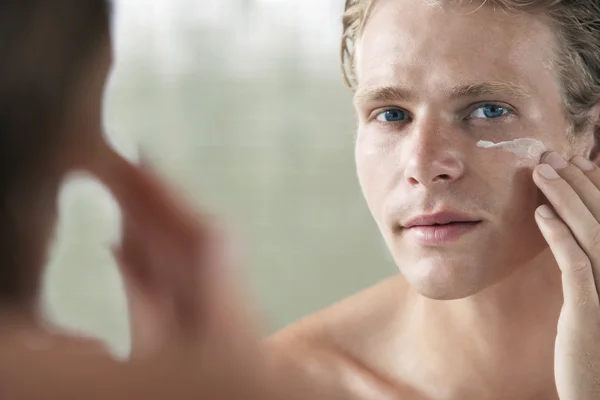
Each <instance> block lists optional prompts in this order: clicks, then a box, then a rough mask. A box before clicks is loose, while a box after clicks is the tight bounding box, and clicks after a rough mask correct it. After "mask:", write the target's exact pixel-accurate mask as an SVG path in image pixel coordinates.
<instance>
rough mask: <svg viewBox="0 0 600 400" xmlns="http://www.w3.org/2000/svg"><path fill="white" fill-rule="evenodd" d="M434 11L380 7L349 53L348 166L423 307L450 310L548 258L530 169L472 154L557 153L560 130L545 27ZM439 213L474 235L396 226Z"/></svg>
mask: <svg viewBox="0 0 600 400" xmlns="http://www.w3.org/2000/svg"><path fill="white" fill-rule="evenodd" d="M442 4H443V5H440V4H437V5H436V4H432V3H431V2H427V1H424V0H379V1H377V2H376V3H375V6H374V8H373V11H372V14H371V15H370V17H369V20H368V21H367V24H366V26H365V30H364V32H363V35H362V37H361V39H360V40H359V42H358V44H357V55H356V73H357V79H358V87H357V93H356V97H355V105H356V110H357V112H358V121H359V127H358V136H357V143H356V163H357V169H358V177H359V181H360V184H361V186H362V189H363V192H364V195H365V197H366V200H367V203H368V205H369V208H370V210H371V212H372V214H373V216H374V217H375V220H376V222H377V224H378V225H379V228H380V230H381V232H382V234H383V237H384V239H385V240H386V242H387V244H388V246H389V248H390V249H391V252H392V255H393V257H394V259H395V261H396V263H397V264H398V266H399V268H400V270H401V272H402V273H403V275H404V276H405V277H406V278H407V279H408V281H409V282H410V283H411V284H412V285H413V286H414V287H415V288H416V289H417V290H418V291H419V292H421V293H422V294H423V295H425V296H428V297H432V298H439V299H452V298H461V297H466V296H469V295H471V294H474V293H476V292H478V291H480V290H482V289H484V288H486V287H488V286H490V285H492V284H494V283H496V282H498V281H500V280H501V279H503V278H505V277H507V276H508V275H509V274H510V273H511V272H512V271H514V270H515V269H516V268H518V267H519V266H523V265H525V264H528V263H531V262H533V259H534V258H536V257H537V256H539V255H540V254H541V253H542V252H544V251H547V247H546V246H545V242H544V240H543V238H542V236H541V234H540V232H539V230H538V228H537V226H536V224H535V220H534V211H535V208H536V207H537V206H538V205H539V204H541V202H542V201H543V198H542V196H541V194H540V192H539V191H538V190H537V188H536V186H535V185H534V183H533V180H532V177H531V174H532V168H533V166H534V165H535V164H536V161H535V160H534V161H532V162H531V163H530V164H529V165H528V166H523V164H522V163H520V164H519V163H518V159H517V158H516V157H515V155H514V154H512V153H510V152H506V151H503V150H500V149H484V148H481V147H477V145H476V144H477V142H478V141H480V140H486V141H493V142H500V141H510V140H513V139H517V138H534V139H538V140H540V141H542V142H543V143H544V145H545V146H546V148H548V149H552V150H556V151H559V152H566V151H567V150H568V146H569V144H568V141H567V135H566V132H567V130H568V127H569V125H568V122H567V120H566V118H565V113H564V111H563V103H562V99H561V92H560V88H559V84H558V79H557V76H556V74H555V72H554V71H553V70H552V69H551V60H552V56H553V54H554V40H555V38H554V36H553V34H552V31H551V29H550V28H549V26H548V25H546V22H545V21H544V20H543V19H542V17H540V16H532V15H526V14H511V13H508V12H505V11H502V10H499V9H494V7H492V6H488V5H484V6H482V7H480V8H478V7H477V6H473V5H468V4H467V5H464V6H450V5H448V4H447V3H444V2H442ZM446 211H450V212H459V213H462V214H466V217H467V219H472V220H475V221H480V222H477V223H467V224H452V225H448V226H442V227H438V228H433V227H431V226H430V227H413V228H407V227H404V225H408V224H409V221H410V220H411V219H413V218H414V217H417V216H421V215H432V214H435V213H438V212H446ZM452 218H458V217H452V216H451V218H450V219H452ZM425 223H427V222H425Z"/></svg>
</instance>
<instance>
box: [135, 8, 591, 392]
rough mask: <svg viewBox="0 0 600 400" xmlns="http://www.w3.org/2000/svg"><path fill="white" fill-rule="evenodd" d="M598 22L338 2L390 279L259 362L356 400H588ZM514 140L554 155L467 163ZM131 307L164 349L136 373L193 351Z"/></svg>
mask: <svg viewBox="0 0 600 400" xmlns="http://www.w3.org/2000/svg"><path fill="white" fill-rule="evenodd" d="M599 7H600V6H599V5H598V3H597V1H595V0H581V1H577V2H570V1H559V0H532V1H516V0H488V1H486V2H484V1H479V2H477V1H475V2H462V1H451V0H447V1H446V0H441V1H427V0H374V1H369V0H347V2H346V10H345V14H344V18H343V21H344V33H343V37H342V41H343V44H342V55H343V58H344V60H343V61H345V65H346V67H347V68H346V69H345V71H346V76H347V80H348V82H349V83H350V85H351V87H352V89H353V91H354V102H355V106H356V112H357V116H358V132H357V139H356V165H357V171H358V177H359V182H360V185H361V187H362V189H363V193H364V195H365V198H366V200H367V203H368V206H369V208H370V210H371V212H372V214H373V217H374V218H375V221H376V222H377V224H378V226H379V229H380V231H381V233H382V235H383V237H384V239H385V241H386V243H387V245H388V247H389V249H390V251H391V253H392V255H393V257H394V259H395V261H396V263H397V265H398V267H399V270H400V273H401V274H400V275H398V276H396V277H393V278H391V279H389V280H387V281H385V282H383V283H381V284H379V285H377V286H375V287H372V288H370V289H367V290H366V291H364V292H362V293H359V294H357V295H355V296H353V297H351V298H349V299H346V300H344V301H342V302H340V303H339V304H336V305H334V306H332V307H330V308H328V309H326V310H324V311H321V312H319V313H317V314H316V315H312V316H309V317H307V318H305V319H304V320H302V321H300V322H298V323H296V324H294V325H292V326H290V327H288V328H287V329H284V330H283V331H282V332H279V333H278V334H276V335H275V336H274V337H272V338H270V339H269V340H267V342H266V347H267V348H268V349H269V350H270V351H275V352H278V353H280V354H284V355H286V356H288V357H289V359H290V360H293V362H294V363H296V365H299V366H301V367H302V368H304V369H305V373H306V374H307V375H309V376H311V377H312V379H313V380H314V384H315V385H316V386H320V385H321V386H323V387H335V388H337V390H338V391H339V392H340V393H344V394H345V396H346V398H351V399H461V400H464V399H477V400H480V399H540V400H541V399H557V398H560V399H561V400H567V399H569V400H571V399H572V400H575V399H577V400H581V399H592V398H598V396H599V393H600V386H599V381H600V367H599V365H600V350H598V349H600V329H599V328H598V327H599V326H600V307H599V301H598V288H599V287H600V286H598V284H600V279H599V278H598V276H600V246H599V245H598V243H599V242H600V239H599V238H600V225H599V224H598V220H599V218H600V206H599V204H600V191H599V189H598V188H600V172H599V171H600V169H598V167H596V166H595V165H594V164H595V163H598V161H599V160H600V159H599V157H598V151H597V144H598V143H597V137H598V135H597V131H598V128H597V127H598V126H599V117H600V105H599V102H598V101H599V100H600V24H599V23H598V20H599V18H600V8H599ZM521 138H529V139H534V140H537V141H540V142H542V143H543V145H544V147H545V148H546V149H548V150H551V151H549V152H546V153H545V154H544V155H543V157H542V160H534V162H533V164H532V165H531V166H523V163H521V162H519V160H518V159H517V158H515V155H514V154H513V153H510V152H505V151H502V150H501V149H489V148H482V147H478V146H477V143H478V142H479V141H480V140H485V141H493V142H504V141H512V140H515V139H521ZM540 162H541V164H539V165H537V164H538V163H540ZM324 267H325V268H326V266H324ZM594 278H596V279H594ZM131 282H132V284H134V286H136V287H137V288H138V289H140V290H142V291H143V292H144V293H145V294H146V299H153V301H154V304H156V303H157V299H160V296H159V295H156V296H153V294H152V290H150V289H149V288H148V287H146V289H144V286H143V285H141V284H137V285H136V284H135V281H131ZM139 299H141V297H138V301H137V303H138V305H137V306H138V307H140V308H141V307H144V305H145V306H146V308H145V309H146V311H147V312H146V313H145V314H144V315H145V316H146V317H147V320H148V321H155V322H156V321H162V323H155V324H154V326H155V327H156V326H168V327H169V328H170V329H171V331H170V332H165V330H164V329H162V330H161V329H157V330H156V331H151V330H146V331H145V332H144V335H142V336H144V338H145V340H144V342H145V343H153V345H152V346H149V347H147V348H146V350H147V351H148V354H151V353H152V352H153V351H157V349H159V348H160V346H161V345H162V344H161V343H163V344H164V343H168V341H169V340H173V337H174V336H173V334H174V333H175V332H176V335H179V337H180V336H181V335H183V334H184V333H185V332H186V328H185V327H184V326H180V329H177V328H176V327H177V323H176V322H173V321H170V320H169V317H168V313H167V312H165V311H164V310H165V309H164V308H162V309H161V308H160V307H155V308H154V309H152V307H151V304H152V303H151V302H150V301H146V302H144V301H142V300H139ZM132 302H136V300H135V299H132ZM160 318H162V320H161V319H160ZM197 321H200V319H197ZM188 322H189V321H188ZM148 326H149V325H148ZM141 329H142V326H140V330H141ZM159 335H161V336H160V337H159ZM169 335H171V336H169ZM169 337H171V339H169ZM152 338H154V339H156V340H152ZM134 340H137V339H136V337H134ZM140 340H141V339H140Z"/></svg>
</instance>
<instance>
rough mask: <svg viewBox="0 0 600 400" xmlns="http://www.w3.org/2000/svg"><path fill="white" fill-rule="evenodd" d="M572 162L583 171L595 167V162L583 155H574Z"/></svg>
mask: <svg viewBox="0 0 600 400" xmlns="http://www.w3.org/2000/svg"><path fill="white" fill-rule="evenodd" d="M571 164H573V165H574V166H576V167H577V168H579V169H580V170H582V171H591V170H593V169H594V164H593V163H592V162H591V161H590V160H587V159H585V158H583V157H581V156H575V157H573V159H572V160H571Z"/></svg>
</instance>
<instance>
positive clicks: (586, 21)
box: [341, 0, 600, 132]
mask: <svg viewBox="0 0 600 400" xmlns="http://www.w3.org/2000/svg"><path fill="white" fill-rule="evenodd" d="M374 1H375V0H346V8H345V11H344V16H343V34H342V43H341V59H342V60H341V61H342V74H343V78H344V82H345V83H346V84H347V85H348V87H350V88H351V89H354V88H355V85H356V75H355V70H354V56H355V53H354V51H355V44H356V41H357V39H358V38H359V37H360V35H361V33H362V30H363V28H364V26H365V23H366V20H367V18H368V14H369V11H370V9H371V7H372V5H373V3H374ZM482 1H485V0H482ZM487 3H489V4H490V5H493V6H496V7H498V8H502V9H505V10H508V11H510V12H525V13H536V14H541V15H545V16H546V17H548V18H549V20H550V21H551V23H552V25H553V28H555V30H556V33H557V45H558V46H557V50H558V51H557V56H556V59H555V60H554V65H555V69H556V72H557V74H558V76H559V79H560V82H561V87H562V90H563V100H564V105H565V111H566V114H567V117H568V118H569V120H570V122H571V124H572V127H573V131H574V132H580V131H582V130H583V129H585V127H586V126H587V124H588V120H587V118H586V115H585V114H586V112H587V111H589V110H590V108H591V107H593V106H594V105H595V104H596V103H597V102H598V100H600V5H599V1H598V0H487Z"/></svg>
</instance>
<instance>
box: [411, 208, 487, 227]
mask: <svg viewBox="0 0 600 400" xmlns="http://www.w3.org/2000/svg"><path fill="white" fill-rule="evenodd" d="M477 222H481V220H479V219H477V218H476V217H474V216H471V215H468V214H462V213H457V212H451V211H445V212H439V213H436V214H430V215H419V216H417V217H414V218H412V219H410V220H408V221H407V222H405V223H404V224H403V225H402V226H403V227H404V228H406V229H410V228H413V227H419V226H444V225H451V224H474V223H477Z"/></svg>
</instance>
